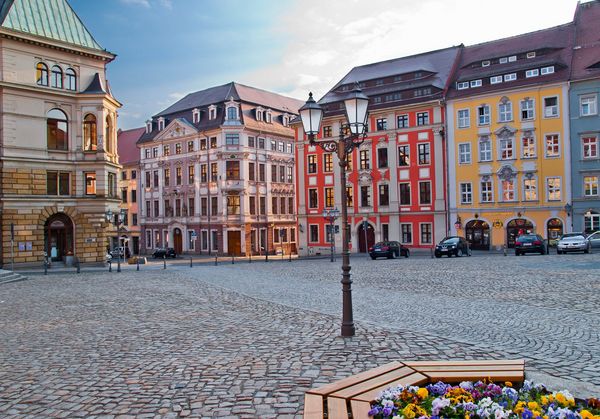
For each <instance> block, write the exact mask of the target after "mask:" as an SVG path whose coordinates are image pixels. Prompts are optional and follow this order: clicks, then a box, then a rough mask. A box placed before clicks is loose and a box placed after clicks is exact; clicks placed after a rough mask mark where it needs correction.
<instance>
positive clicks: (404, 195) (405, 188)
mask: <svg viewBox="0 0 600 419" xmlns="http://www.w3.org/2000/svg"><path fill="white" fill-rule="evenodd" d="M400 205H410V183H401V184H400Z"/></svg>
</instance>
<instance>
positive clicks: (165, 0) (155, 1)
mask: <svg viewBox="0 0 600 419" xmlns="http://www.w3.org/2000/svg"><path fill="white" fill-rule="evenodd" d="M120 1H121V3H124V4H130V5H132V6H143V7H146V8H150V7H152V6H153V5H159V6H162V7H164V8H166V9H169V10H172V9H173V1H172V0H152V1H150V0H120Z"/></svg>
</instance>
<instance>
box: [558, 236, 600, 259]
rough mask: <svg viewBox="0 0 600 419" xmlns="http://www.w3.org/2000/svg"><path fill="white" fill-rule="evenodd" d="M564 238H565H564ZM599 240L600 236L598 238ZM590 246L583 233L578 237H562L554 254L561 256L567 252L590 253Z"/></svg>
mask: <svg viewBox="0 0 600 419" xmlns="http://www.w3.org/2000/svg"><path fill="white" fill-rule="evenodd" d="M565 236H566V237H565ZM599 239H600V236H599ZM591 248H592V245H591V243H590V241H589V238H586V237H585V236H584V235H583V233H580V234H578V235H572V234H571V235H568V236H567V235H566V234H565V235H563V236H562V237H561V238H560V240H559V241H558V244H557V245H556V253H558V254H559V255H562V254H563V253H567V252H583V253H590V249H591Z"/></svg>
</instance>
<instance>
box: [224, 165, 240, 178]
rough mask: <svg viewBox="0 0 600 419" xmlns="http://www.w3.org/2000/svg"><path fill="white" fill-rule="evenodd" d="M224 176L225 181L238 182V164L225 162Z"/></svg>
mask: <svg viewBox="0 0 600 419" xmlns="http://www.w3.org/2000/svg"><path fill="white" fill-rule="evenodd" d="M225 176H226V179H227V180H239V179H240V162H239V161H237V160H228V161H227V162H225Z"/></svg>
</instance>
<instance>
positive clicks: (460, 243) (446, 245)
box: [435, 236, 471, 258]
mask: <svg viewBox="0 0 600 419" xmlns="http://www.w3.org/2000/svg"><path fill="white" fill-rule="evenodd" d="M444 255H447V256H448V257H452V256H456V257H461V256H464V255H467V256H471V248H470V247H469V242H468V241H467V239H465V238H464V237H460V236H451V237H446V238H445V239H444V240H442V241H441V242H440V244H438V245H437V246H435V257H436V258H441V257H442V256H444Z"/></svg>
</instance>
